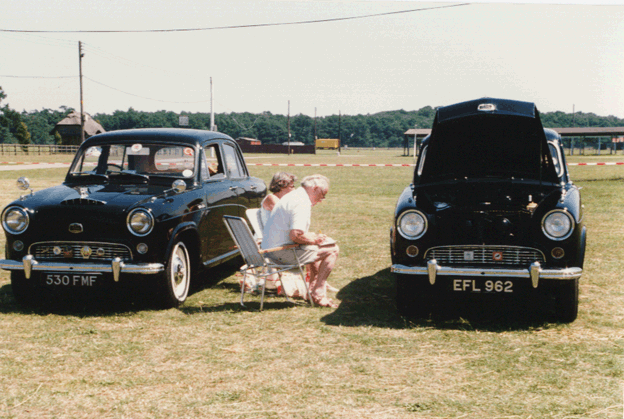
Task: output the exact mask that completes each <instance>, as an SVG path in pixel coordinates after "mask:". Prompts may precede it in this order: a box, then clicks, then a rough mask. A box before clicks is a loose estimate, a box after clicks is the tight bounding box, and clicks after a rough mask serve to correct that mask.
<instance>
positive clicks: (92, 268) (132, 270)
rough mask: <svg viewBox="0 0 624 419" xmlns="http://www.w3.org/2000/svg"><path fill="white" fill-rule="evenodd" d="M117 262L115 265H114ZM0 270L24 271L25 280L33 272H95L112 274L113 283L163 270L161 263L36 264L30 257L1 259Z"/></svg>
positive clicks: (118, 261) (163, 266)
mask: <svg viewBox="0 0 624 419" xmlns="http://www.w3.org/2000/svg"><path fill="white" fill-rule="evenodd" d="M116 262H117V263H116ZM0 269H4V270H7V271H24V275H25V276H26V278H30V276H31V273H32V272H33V271H50V272H69V271H77V272H96V273H112V274H113V276H115V278H114V279H115V282H117V281H119V274H120V273H126V274H143V275H152V274H157V273H159V272H163V271H164V270H165V265H163V264H162V263H136V264H134V263H132V264H128V263H124V262H121V260H117V259H116V260H114V261H113V262H112V263H111V264H109V265H107V264H102V263H94V264H90V263H89V264H80V263H62V262H47V261H45V262H38V261H36V260H35V259H34V258H33V257H32V255H27V256H24V259H23V260H22V261H21V262H20V261H17V260H9V259H2V260H0Z"/></svg>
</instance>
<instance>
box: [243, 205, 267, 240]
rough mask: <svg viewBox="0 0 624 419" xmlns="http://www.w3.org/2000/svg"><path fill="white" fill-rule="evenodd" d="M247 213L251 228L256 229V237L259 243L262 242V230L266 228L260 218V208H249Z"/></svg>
mask: <svg viewBox="0 0 624 419" xmlns="http://www.w3.org/2000/svg"><path fill="white" fill-rule="evenodd" d="M245 215H246V216H247V219H248V220H249V222H250V223H251V228H253V230H254V235H253V236H254V239H256V241H257V242H258V243H262V231H263V230H264V226H263V225H262V220H261V219H260V208H249V209H248V210H246V211H245Z"/></svg>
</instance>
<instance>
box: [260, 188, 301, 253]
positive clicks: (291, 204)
mask: <svg viewBox="0 0 624 419" xmlns="http://www.w3.org/2000/svg"><path fill="white" fill-rule="evenodd" d="M311 216H312V201H310V197H309V196H308V193H307V192H306V190H305V189H304V188H303V187H300V188H297V189H296V190H294V191H293V192H290V193H288V194H286V195H284V196H283V197H282V198H281V199H280V200H279V201H278V202H277V204H276V205H275V207H274V208H273V211H271V215H270V216H269V219H268V220H267V223H266V225H265V226H264V231H263V232H262V245H261V247H262V249H271V248H273V247H279V246H284V245H286V244H293V241H292V240H290V230H301V231H303V232H304V233H307V232H308V230H309V229H310V218H311Z"/></svg>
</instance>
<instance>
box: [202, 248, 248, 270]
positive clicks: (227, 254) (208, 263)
mask: <svg viewBox="0 0 624 419" xmlns="http://www.w3.org/2000/svg"><path fill="white" fill-rule="evenodd" d="M238 253H240V252H239V250H238V249H236V250H232V251H231V252H228V253H226V254H224V255H221V256H219V257H216V258H214V259H210V260H208V261H206V262H204V267H206V268H207V267H209V266H211V265H216V264H217V263H219V262H221V261H222V260H223V259H227V258H229V257H232V256H234V255H236V254H238Z"/></svg>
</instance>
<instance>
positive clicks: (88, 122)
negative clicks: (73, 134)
mask: <svg viewBox="0 0 624 419" xmlns="http://www.w3.org/2000/svg"><path fill="white" fill-rule="evenodd" d="M84 116H85V122H84V131H85V134H86V135H87V137H91V136H93V135H95V134H100V133H102V132H106V130H105V129H104V128H103V127H102V125H100V124H99V123H97V122H96V121H95V120H94V119H93V118H91V115H89V114H88V113H85V114H84ZM66 126H78V127H79V126H80V112H77V111H73V112H72V113H70V114H69V115H67V117H65V119H63V120H61V121H60V122H58V123H57V124H56V127H57V128H58V127H66Z"/></svg>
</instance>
